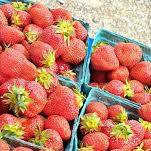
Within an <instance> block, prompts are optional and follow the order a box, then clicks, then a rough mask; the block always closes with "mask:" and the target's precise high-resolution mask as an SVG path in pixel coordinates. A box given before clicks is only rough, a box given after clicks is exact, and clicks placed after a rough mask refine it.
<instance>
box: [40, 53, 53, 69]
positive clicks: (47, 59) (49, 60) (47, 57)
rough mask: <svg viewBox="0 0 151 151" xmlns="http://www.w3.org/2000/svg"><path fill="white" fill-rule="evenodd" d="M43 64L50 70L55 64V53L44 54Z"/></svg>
mask: <svg viewBox="0 0 151 151" xmlns="http://www.w3.org/2000/svg"><path fill="white" fill-rule="evenodd" d="M43 58H44V59H43V61H42V64H43V65H44V67H46V68H49V67H51V66H52V65H54V63H55V52H51V51H49V52H48V53H45V54H43Z"/></svg>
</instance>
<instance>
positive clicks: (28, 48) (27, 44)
mask: <svg viewBox="0 0 151 151" xmlns="http://www.w3.org/2000/svg"><path fill="white" fill-rule="evenodd" d="M21 44H22V45H23V46H24V47H25V48H26V49H27V50H28V51H29V50H30V44H29V43H28V42H27V41H26V40H23V41H22V42H21Z"/></svg>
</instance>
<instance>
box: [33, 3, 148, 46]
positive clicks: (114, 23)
mask: <svg viewBox="0 0 151 151" xmlns="http://www.w3.org/2000/svg"><path fill="white" fill-rule="evenodd" d="M35 1H36V2H41V3H45V4H46V5H47V6H49V7H50V8H56V7H64V8H67V9H68V10H70V11H71V12H72V14H73V16H75V17H76V18H79V19H81V20H84V21H87V22H88V23H89V24H90V25H91V31H90V36H91V37H93V36H94V35H95V33H96V31H97V30H98V29H100V28H106V29H109V30H111V31H114V32H117V33H120V34H122V35H125V36H127V37H131V38H135V39H137V40H139V41H140V42H143V43H145V44H147V45H150V46H151V0H64V4H63V5H61V4H60V3H59V2H56V0H35ZM62 1H63V0H62Z"/></svg>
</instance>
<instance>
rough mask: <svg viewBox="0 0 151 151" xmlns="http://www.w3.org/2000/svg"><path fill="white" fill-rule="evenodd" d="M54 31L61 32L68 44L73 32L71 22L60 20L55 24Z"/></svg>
mask: <svg viewBox="0 0 151 151" xmlns="http://www.w3.org/2000/svg"><path fill="white" fill-rule="evenodd" d="M56 28H57V29H56V33H59V34H62V35H63V37H64V41H65V42H67V44H68V45H69V44H70V37H71V36H72V35H73V34H74V27H73V23H72V22H70V21H65V20H62V21H60V22H59V23H58V24H57V27H56Z"/></svg>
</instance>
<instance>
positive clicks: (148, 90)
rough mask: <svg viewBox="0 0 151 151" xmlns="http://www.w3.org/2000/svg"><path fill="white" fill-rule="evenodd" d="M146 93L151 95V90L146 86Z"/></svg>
mask: <svg viewBox="0 0 151 151" xmlns="http://www.w3.org/2000/svg"><path fill="white" fill-rule="evenodd" d="M145 92H146V93H149V94H151V88H149V87H148V86H145Z"/></svg>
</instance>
